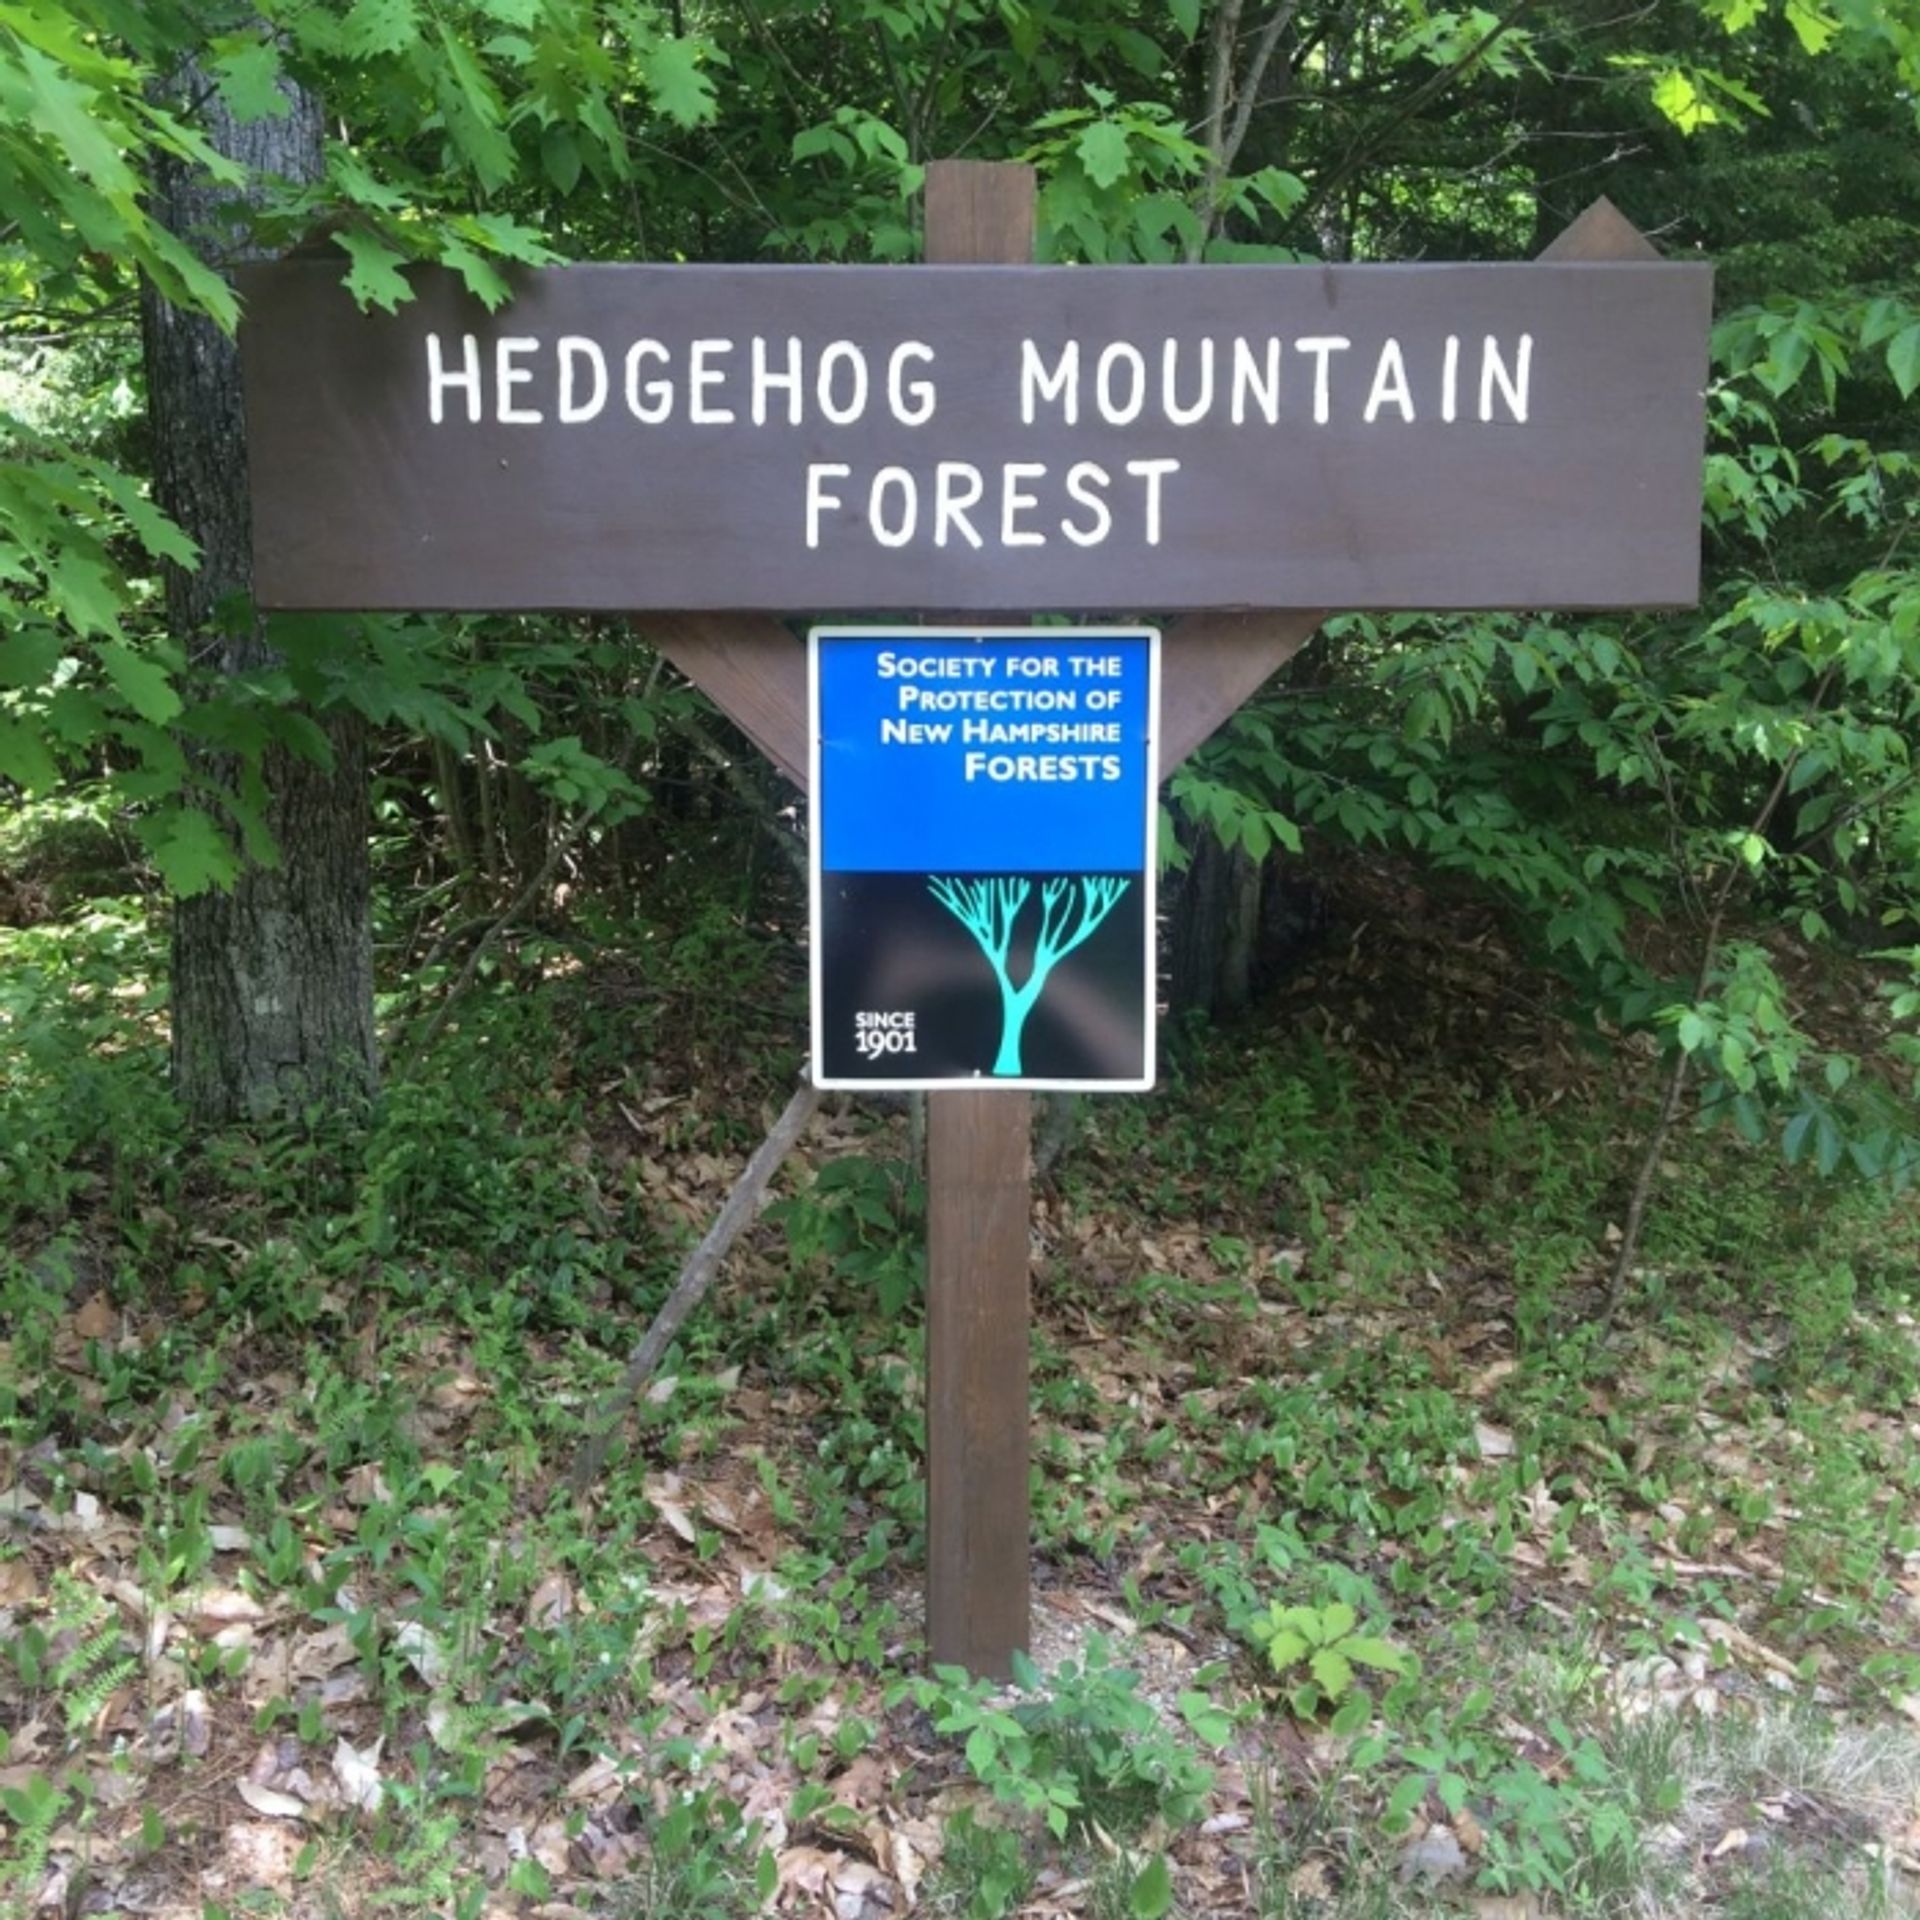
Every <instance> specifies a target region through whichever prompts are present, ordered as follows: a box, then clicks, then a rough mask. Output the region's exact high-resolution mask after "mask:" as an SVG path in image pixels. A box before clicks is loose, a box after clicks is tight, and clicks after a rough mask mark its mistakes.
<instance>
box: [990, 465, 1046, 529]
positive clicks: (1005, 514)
mask: <svg viewBox="0 0 1920 1920" xmlns="http://www.w3.org/2000/svg"><path fill="white" fill-rule="evenodd" d="M1046 471H1047V470H1046V468H1045V466H1044V465H1042V464H1041V463H1039V462H1037V461H1033V460H1009V461H1008V462H1007V464H1006V465H1005V466H1004V467H1002V468H1001V469H1000V544H1001V545H1002V546H1003V547H1044V546H1045V545H1046V544H1047V536H1046V535H1045V534H1044V533H1042V532H1040V531H1039V529H1038V528H1035V527H1020V526H1016V525H1015V524H1014V523H1015V520H1016V518H1017V517H1018V516H1019V515H1020V514H1021V513H1023V512H1024V511H1025V510H1026V509H1027V508H1028V507H1037V506H1038V505H1039V504H1040V501H1039V498H1038V496H1037V495H1035V494H1031V493H1022V492H1021V491H1020V486H1019V482H1020V481H1022V480H1038V479H1041V478H1042V477H1043V476H1044V475H1045V473H1046Z"/></svg>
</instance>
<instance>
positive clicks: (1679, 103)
mask: <svg viewBox="0 0 1920 1920" xmlns="http://www.w3.org/2000/svg"><path fill="white" fill-rule="evenodd" d="M1653 104H1654V105H1655V106H1656V107H1657V108H1659V110H1660V111H1661V112H1662V113H1663V114H1665V115H1666V117H1667V118H1668V119H1669V120H1671V121H1672V122H1673V124H1674V125H1675V126H1676V127H1678V128H1679V129H1680V131H1681V132H1682V133H1687V134H1692V133H1698V132H1699V131H1700V129H1701V128H1702V127H1710V126H1712V125H1713V124H1714V123H1715V122H1716V121H1717V120H1718V119H1719V118H1720V110H1719V108H1717V107H1716V106H1715V105H1714V104H1713V102H1712V101H1711V100H1709V99H1708V98H1707V97H1706V95H1705V94H1703V93H1702V92H1701V91H1700V89H1699V88H1698V87H1697V86H1695V85H1694V82H1693V76H1692V75H1691V74H1689V73H1684V72H1682V71H1681V69H1680V68H1678V67H1669V68H1668V69H1667V71H1666V72H1665V73H1663V74H1662V75H1661V76H1660V77H1659V79H1658V80H1656V81H1655V82H1654V83H1653Z"/></svg>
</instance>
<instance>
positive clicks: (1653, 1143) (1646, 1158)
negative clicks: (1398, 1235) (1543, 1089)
mask: <svg viewBox="0 0 1920 1920" xmlns="http://www.w3.org/2000/svg"><path fill="white" fill-rule="evenodd" d="M1839 671H1840V667H1839V663H1838V662H1837V661H1836V662H1834V663H1833V664H1832V665H1830V666H1829V667H1828V668H1827V670H1826V672H1825V673H1823V674H1822V675H1821V676H1820V679H1819V681H1818V682H1817V684H1816V685H1815V687H1814V689H1813V692H1812V694H1811V695H1810V696H1809V697H1808V700H1807V709H1806V717H1807V718H1808V719H1809V720H1811V719H1812V718H1813V716H1814V715H1815V714H1816V713H1818V712H1819V711H1820V709H1821V707H1822V706H1823V705H1824V704H1825V703H1826V698H1827V694H1828V692H1829V691H1830V690H1831V688H1832V686H1833V682H1834V679H1835V676H1836V675H1837V674H1838V673H1839ZM1803 750H1804V747H1803V745H1796V746H1795V747H1794V748H1793V750H1792V751H1791V752H1790V753H1789V754H1788V755H1787V756H1786V758H1785V759H1784V760H1783V761H1782V762H1781V763H1780V771H1779V773H1778V774H1777V775H1776V776H1775V779H1774V782H1773V786H1772V787H1771V788H1770V789H1769V791H1768V793H1767V797H1766V799H1765V800H1763V801H1762V802H1761V803H1760V811H1759V812H1758V813H1757V814H1755V815H1754V818H1753V823H1752V825H1751V826H1750V827H1749V828H1748V829H1747V831H1748V832H1749V833H1750V834H1756V835H1758V834H1764V833H1765V832H1766V830H1767V828H1768V827H1769V826H1771V825H1772V823H1773V816H1774V814H1775V813H1776V812H1778V811H1779V807H1780V802H1781V801H1782V800H1784V799H1785V798H1786V797H1787V792H1788V788H1789V786H1790V784H1791V782H1792V779H1793V770H1794V768H1795V767H1796V766H1798V765H1799V762H1800V756H1801V753H1802V752H1803ZM1745 872H1746V868H1745V867H1744V866H1743V864H1742V863H1741V862H1740V861H1738V860H1729V861H1728V862H1727V870H1726V872H1725V874H1724V875H1722V877H1721V880H1720V884H1719V886H1718V887H1717V888H1716V889H1715V891H1714V895H1713V900H1712V903H1711V905H1710V906H1709V908H1708V911H1707V924H1706V930H1705V932H1704V934H1703V935H1702V940H1701V948H1700V965H1699V968H1698V970H1697V971H1696V973H1695V976H1694V983H1693V997H1694V999H1695V1000H1696V1001H1698V1000H1700V999H1702V998H1704V997H1705V995H1706V991H1707V988H1708V986H1709V985H1710V984H1711V982H1712V979H1713V969H1714V966H1715V964H1716V962H1717V961H1718V960H1719V958H1720V944H1721V939H1722V936H1723V935H1724V933H1725V930H1726V924H1727V912H1728V909H1729V908H1730V907H1731V906H1732V904H1733V896H1734V891H1735V889H1736V888H1737V887H1738V886H1739V884H1740V880H1741V877H1742V875H1743V874H1744V873H1745ZM1692 1077H1693V1055H1692V1054H1691V1053H1689V1052H1688V1051H1687V1050H1686V1049H1685V1048H1681V1049H1680V1050H1679V1051H1678V1052H1677V1053H1676V1054H1675V1056H1674V1062H1673V1066H1672V1069H1671V1071H1670V1072H1669V1073H1668V1075H1667V1084H1666V1088H1665V1091H1664V1092H1663V1093H1662V1095H1661V1098H1660V1111H1659V1113H1658V1114H1657V1115H1656V1116H1655V1119H1654V1123H1653V1131H1652V1133H1651V1134H1649V1135H1648V1137H1647V1150H1646V1152H1645V1153H1644V1154H1643V1155H1642V1156H1641V1160H1640V1171H1639V1172H1638V1174H1636V1175H1635V1177H1634V1182H1633V1192H1632V1193H1631V1194H1630V1195H1629V1196H1628V1200H1627V1214H1626V1218H1625V1220H1624V1221H1623V1222H1622V1223H1621V1227H1620V1244H1619V1246H1618V1247H1617V1248H1616V1249H1615V1251H1614V1257H1613V1269H1612V1271H1611V1273H1609V1274H1608V1276H1607V1304H1606V1313H1605V1320H1604V1324H1605V1325H1608V1326H1611V1325H1612V1323H1613V1316H1614V1314H1615V1313H1616V1312H1617V1311H1618V1310H1619V1306H1620V1302H1621V1299H1622V1297H1623V1295H1624V1294H1625V1292H1626V1285H1627V1280H1628V1277H1629V1276H1630V1275H1631V1273H1632V1272H1633V1262H1634V1256H1635V1255H1636V1254H1637V1253H1638V1252H1639V1250H1640V1235H1641V1231H1642V1229H1643V1228H1644V1227H1645V1225H1646V1217H1647V1203H1648V1201H1649V1200H1650V1199H1651V1198H1652V1197H1653V1183H1654V1181H1655V1179H1656V1178H1657V1177H1658V1175H1659V1172H1660V1161H1661V1157H1662V1155H1663V1154H1664V1153H1665V1152H1666V1145H1667V1136H1668V1135H1669V1134H1670V1133H1671V1132H1672V1131H1673V1126H1674V1122H1675V1121H1676V1120H1678V1119H1679V1117H1680V1107H1681V1103H1682V1102H1683V1101H1684V1100H1685V1098H1686V1092H1687V1083H1688V1082H1689V1081H1690V1080H1691V1079H1692Z"/></svg>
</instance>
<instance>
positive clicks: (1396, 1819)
mask: <svg viewBox="0 0 1920 1920" xmlns="http://www.w3.org/2000/svg"><path fill="white" fill-rule="evenodd" d="M1426 1797H1427V1780H1426V1775H1425V1774H1420V1773H1415V1774H1410V1775H1409V1776H1408V1777H1407V1778H1406V1779H1404V1780H1402V1781H1401V1782H1400V1784H1399V1785H1398V1786H1396V1787H1395V1788H1394V1790H1393V1791H1392V1792H1391V1793H1390V1794H1388V1795H1387V1806H1386V1811H1385V1813H1384V1814H1383V1815H1382V1816H1381V1824H1382V1825H1383V1826H1384V1827H1385V1828H1386V1829H1387V1831H1388V1832H1389V1833H1395V1832H1398V1831H1399V1830H1400V1829H1401V1828H1402V1827H1404V1826H1405V1825H1406V1824H1407V1822H1408V1821H1409V1820H1410V1819H1411V1818H1412V1817H1413V1810H1414V1808H1415V1807H1417V1806H1418V1805H1419V1804H1420V1802H1421V1801H1422V1800H1424V1799H1425V1798H1426Z"/></svg>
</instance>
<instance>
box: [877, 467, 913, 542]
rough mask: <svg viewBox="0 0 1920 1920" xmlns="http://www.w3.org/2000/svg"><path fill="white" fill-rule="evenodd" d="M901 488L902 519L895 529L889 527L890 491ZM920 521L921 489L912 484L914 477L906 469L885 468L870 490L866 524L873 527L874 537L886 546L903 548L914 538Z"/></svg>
mask: <svg viewBox="0 0 1920 1920" xmlns="http://www.w3.org/2000/svg"><path fill="white" fill-rule="evenodd" d="M889 487H898V488H899V489H900V502H901V507H900V518H899V521H898V523H897V524H895V525H894V526H891V527H890V526H888V525H887V520H886V512H887V505H886V502H887V489H888V488H889ZM919 518H920V489H919V488H918V487H916V486H915V485H914V484H913V475H912V474H910V473H909V472H908V471H907V470H906V468H905V467H882V468H881V469H880V471H879V472H878V473H876V474H875V475H874V476H873V485H872V486H871V487H870V488H869V489H868V491H867V524H868V525H869V526H871V527H872V528H873V537H874V538H875V539H876V540H878V541H879V542H880V544H881V545H882V546H883V547H904V546H905V545H906V544H907V542H908V541H909V540H911V539H912V538H913V529H914V527H915V525H916V524H917V522H918V521H919Z"/></svg>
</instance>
